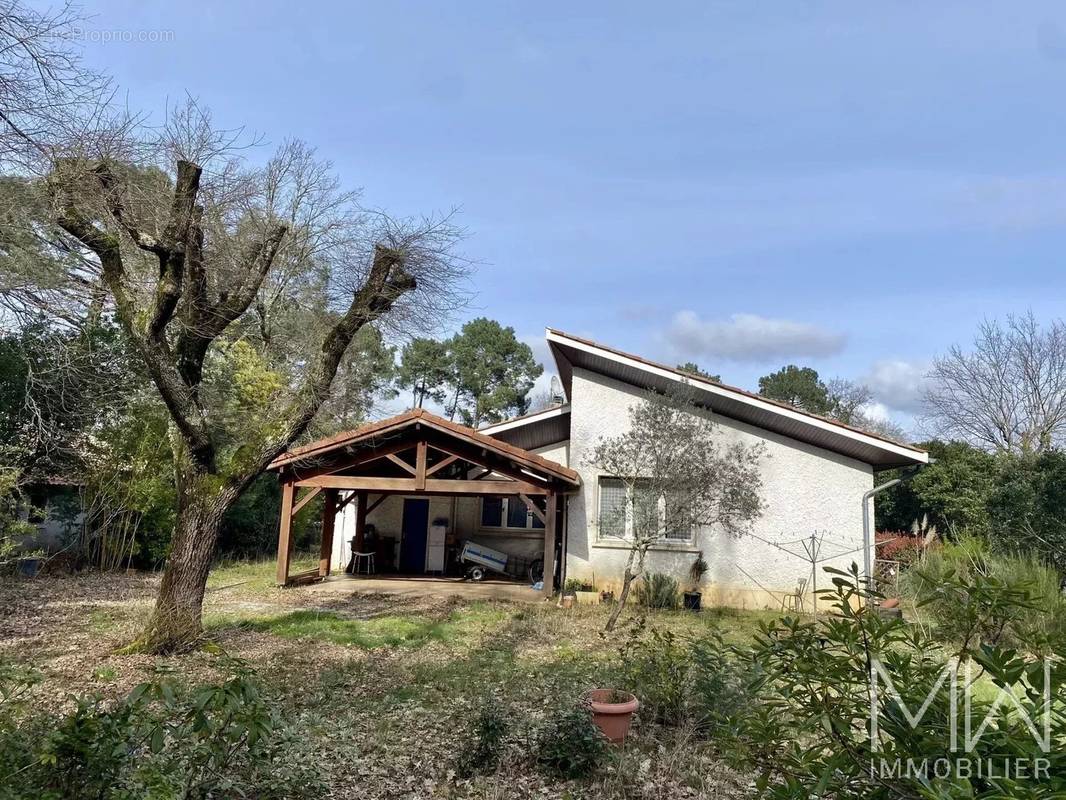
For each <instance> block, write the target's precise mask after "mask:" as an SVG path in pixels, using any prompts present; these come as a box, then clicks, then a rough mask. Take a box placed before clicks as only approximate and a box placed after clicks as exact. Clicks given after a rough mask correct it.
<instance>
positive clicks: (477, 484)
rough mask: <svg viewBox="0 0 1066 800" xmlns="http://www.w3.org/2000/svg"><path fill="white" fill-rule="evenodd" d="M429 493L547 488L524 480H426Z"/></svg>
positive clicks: (536, 491) (525, 491)
mask: <svg viewBox="0 0 1066 800" xmlns="http://www.w3.org/2000/svg"><path fill="white" fill-rule="evenodd" d="M426 492H427V493H430V494H547V493H548V492H549V490H548V489H544V488H541V487H540V486H534V485H533V484H532V483H525V482H524V481H463V480H454V481H449V480H428V481H426Z"/></svg>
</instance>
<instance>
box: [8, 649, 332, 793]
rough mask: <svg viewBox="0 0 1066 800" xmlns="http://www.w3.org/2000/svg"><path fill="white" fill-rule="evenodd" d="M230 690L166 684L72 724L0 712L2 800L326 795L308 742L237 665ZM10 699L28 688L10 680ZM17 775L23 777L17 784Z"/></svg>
mask: <svg viewBox="0 0 1066 800" xmlns="http://www.w3.org/2000/svg"><path fill="white" fill-rule="evenodd" d="M224 666H225V667H226V668H227V670H228V671H229V673H230V676H229V677H228V678H227V679H226V680H225V681H223V682H221V683H217V684H209V685H204V686H200V687H198V688H195V689H193V690H191V691H189V690H185V689H183V688H182V687H180V686H178V685H177V684H175V683H174V682H173V681H171V680H170V679H168V678H166V677H163V678H160V679H158V680H155V681H151V682H149V683H144V684H141V685H139V686H137V687H136V688H135V689H134V690H133V691H132V692H131V693H130V694H129V695H128V696H127V697H125V698H124V699H123V700H121V701H120V702H118V703H113V704H107V703H105V702H104V701H103V699H102V698H100V697H99V696H97V695H87V696H83V697H80V698H76V705H75V708H74V710H73V711H70V712H68V713H66V714H64V715H58V716H57V715H51V714H41V713H33V712H32V710H30V709H29V708H28V707H27V706H26V705H23V704H19V703H0V753H2V754H3V755H2V756H0V787H2V788H0V797H3V798H5V800H6V798H53V797H55V798H59V797H64V798H81V797H92V798H106V799H107V800H112V799H114V800H118V799H119V798H133V797H163V798H203V797H218V796H242V795H254V796H255V797H257V798H263V799H265V798H301V797H315V796H317V795H318V794H319V793H320V792H321V791H322V790H323V788H324V787H323V786H322V783H321V779H320V777H319V776H318V775H317V774H316V771H315V770H314V768H313V764H314V760H313V759H312V758H310V754H309V753H308V749H307V745H306V743H305V741H304V739H305V737H303V736H300V735H298V734H297V733H296V732H295V731H294V730H293V729H292V728H291V727H290V726H289V725H288V724H287V723H286V722H285V721H284V720H283V719H281V717H280V716H279V715H278V714H277V712H276V711H275V710H274V709H273V707H272V705H271V704H270V703H269V702H268V700H267V699H266V698H264V697H263V695H262V693H261V692H260V690H259V687H258V685H257V683H256V682H255V680H254V679H253V676H252V674H251V672H250V671H249V670H248V669H247V668H245V667H244V665H243V664H241V663H240V662H237V661H234V660H232V659H227V660H226V661H225V662H224ZM5 679H6V680H7V685H6V686H5V687H4V688H3V689H0V697H10V696H16V695H17V694H18V693H19V692H20V687H24V686H25V685H26V680H27V678H26V677H25V676H20V675H17V674H14V673H12V672H11V671H10V670H9V669H8V670H0V682H2V681H4V680H5ZM16 775H17V777H16Z"/></svg>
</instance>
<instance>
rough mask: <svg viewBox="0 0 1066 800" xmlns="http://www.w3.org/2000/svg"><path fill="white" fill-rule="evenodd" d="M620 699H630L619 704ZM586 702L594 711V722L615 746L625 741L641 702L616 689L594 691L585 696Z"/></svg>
mask: <svg viewBox="0 0 1066 800" xmlns="http://www.w3.org/2000/svg"><path fill="white" fill-rule="evenodd" d="M619 698H628V699H623V700H621V702H618V700H619ZM585 700H586V701H587V702H588V704H589V708H591V709H592V721H593V722H594V723H595V724H596V727H597V728H599V729H600V730H601V731H603V735H604V736H606V737H607V738H608V740H610V741H611V742H613V743H615V744H617V743H618V742H621V741H623V740H624V739H625V738H626V734H627V733H629V725H630V723H631V722H632V721H633V712H635V711H636V710H637V709H638V708H640V701H638V700H637V698H636V697H634V696H633V695H631V694H630V693H629V692H620V691H618V690H616V689H593V690H592V691H590V692H589V693H588V694H586V695H585Z"/></svg>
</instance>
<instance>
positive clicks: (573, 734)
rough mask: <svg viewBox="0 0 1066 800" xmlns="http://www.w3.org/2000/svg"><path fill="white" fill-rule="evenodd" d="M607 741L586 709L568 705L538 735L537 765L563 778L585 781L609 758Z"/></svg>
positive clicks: (548, 721) (549, 720) (550, 719)
mask: <svg viewBox="0 0 1066 800" xmlns="http://www.w3.org/2000/svg"><path fill="white" fill-rule="evenodd" d="M608 746H609V745H608V742H607V738H606V737H605V736H604V735H603V733H602V732H601V731H600V729H599V728H597V727H596V725H595V724H594V723H593V722H592V717H591V715H590V714H589V711H588V709H587V708H585V707H584V706H568V707H566V708H563V709H561V710H559V711H558V712H557V713H556V714H554V715H553V716H552V717H551V718H549V719H548V720H547V722H546V723H545V724H544V726H543V727H542V728H541V729H540V731H539V733H538V736H537V763H538V764H539V765H540V766H541V767H543V768H544V769H545V770H547V771H548V772H549V773H551V774H553V775H556V776H558V777H560V778H567V779H569V778H584V777H587V776H588V775H591V774H592V773H593V772H595V771H596V770H597V769H598V768H599V766H600V764H602V763H603V761H604V760H605V759H606V758H607V753H608Z"/></svg>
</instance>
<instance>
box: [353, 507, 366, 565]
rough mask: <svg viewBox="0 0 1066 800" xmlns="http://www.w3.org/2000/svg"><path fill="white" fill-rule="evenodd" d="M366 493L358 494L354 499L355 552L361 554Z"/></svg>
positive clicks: (364, 531) (364, 529)
mask: <svg viewBox="0 0 1066 800" xmlns="http://www.w3.org/2000/svg"><path fill="white" fill-rule="evenodd" d="M366 513H367V512H366V492H359V496H358V497H356V498H355V547H354V548H353V549H354V550H355V551H356V552H359V553H361V552H363V536H364V534H365V533H366Z"/></svg>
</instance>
